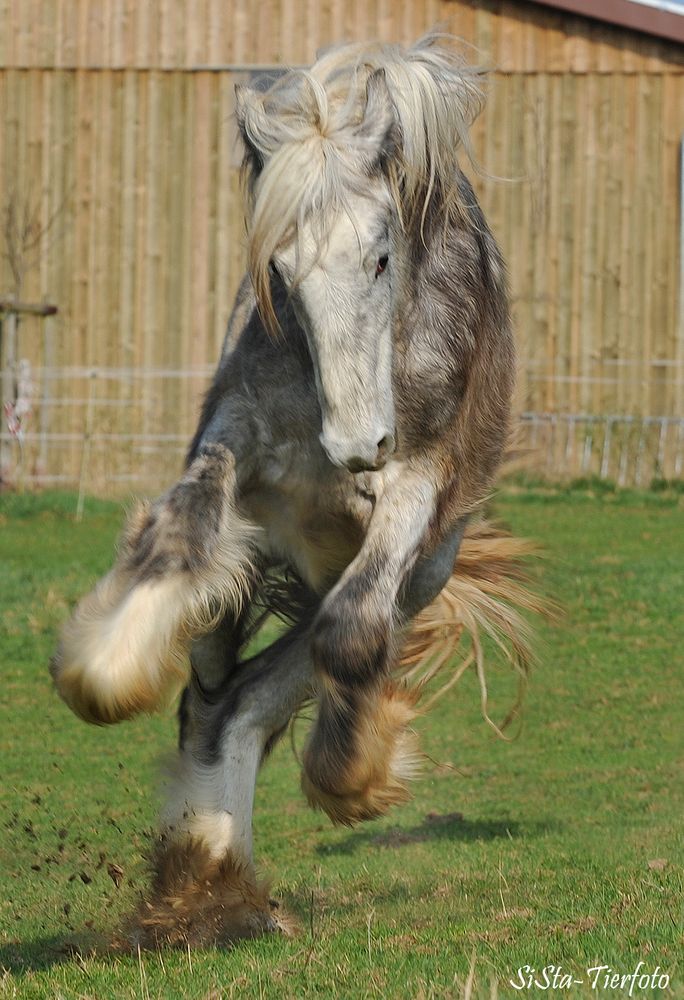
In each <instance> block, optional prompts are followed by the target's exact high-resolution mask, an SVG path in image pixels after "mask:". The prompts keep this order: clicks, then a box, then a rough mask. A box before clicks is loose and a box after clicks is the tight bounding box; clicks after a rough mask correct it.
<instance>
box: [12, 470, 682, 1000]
mask: <svg viewBox="0 0 684 1000" xmlns="http://www.w3.org/2000/svg"><path fill="white" fill-rule="evenodd" d="M74 509H75V501H74V498H73V497H64V496H59V495H43V496H41V497H17V496H6V497H2V498H0V567H1V569H0V606H1V607H2V612H3V614H2V626H1V630H0V650H1V659H2V687H1V688H0V705H1V715H0V758H1V759H2V788H1V797H2V813H1V819H0V822H1V824H2V830H1V832H2V836H0V879H1V880H2V884H1V891H0V996H5V995H6V996H8V997H14V996H18V997H34V996H35V997H46V998H47V997H50V998H52V997H89V998H90V997H92V998H106V997H141V998H146V997H148V996H149V997H164V998H175V997H179V998H180V997H191V998H195V997H196V998H209V997H212V998H218V997H232V996H236V997H237V996H240V997H242V996H245V997H274V998H275V997H278V998H280V997H297V998H300V997H343V998H347V997H350V998H356V997H375V996H378V997H398V998H401V997H424V998H427V997H448V996H456V997H460V996H463V995H464V994H467V992H468V987H467V985H466V980H467V977H468V973H469V970H470V968H471V962H472V960H473V958H474V960H475V968H474V978H475V985H474V989H473V996H480V995H482V996H496V995H498V996H499V997H509V996H528V995H540V991H537V990H535V989H531V990H529V991H520V992H518V991H516V990H514V989H512V987H511V986H510V985H508V980H509V979H511V978H515V976H516V970H517V969H518V968H519V967H522V966H525V965H529V966H533V967H536V968H537V969H539V970H541V969H542V968H543V967H544V966H549V965H556V966H558V965H562V966H563V968H564V969H565V970H566V971H568V972H571V973H573V975H574V976H576V977H577V978H584V979H585V980H586V979H587V975H586V969H587V967H589V966H594V965H598V964H601V965H609V966H611V967H612V968H614V969H615V970H617V971H618V972H622V973H627V972H630V971H631V970H632V969H633V968H634V967H635V966H636V964H637V963H638V962H639V961H643V962H644V963H645V969H646V970H647V971H653V970H654V969H655V967H656V966H660V968H661V970H663V971H665V972H666V973H668V974H669V975H670V977H671V979H672V986H671V991H670V993H668V994H666V995H668V996H672V995H675V996H682V995H684V992H683V987H684V961H683V955H684V904H683V898H684V894H683V893H682V888H683V882H684V878H683V872H684V869H683V866H682V862H683V861H684V850H683V846H684V845H683V835H682V815H683V814H684V788H683V785H682V776H683V774H684V767H683V765H684V759H683V758H684V701H683V699H682V676H681V668H682V651H681V641H682V637H683V636H684V619H683V612H682V596H683V595H682V566H684V531H683V530H682V521H683V518H682V514H683V511H684V497H683V496H682V494H681V492H679V493H678V492H676V491H673V490H670V489H667V488H664V489H662V490H661V491H659V492H657V493H650V494H637V493H624V492H617V491H614V490H605V489H603V488H600V489H597V488H596V485H595V484H592V483H585V484H582V487H581V488H576V489H562V490H554V489H548V488H537V489H529V488H526V489H522V488H520V487H519V488H518V489H517V490H515V491H510V492H508V493H507V494H506V495H504V496H502V497H500V498H499V500H498V501H497V512H498V514H499V515H500V517H501V518H502V519H503V520H504V521H505V522H507V523H508V524H509V525H510V526H511V527H512V528H513V529H514V530H515V531H516V532H517V533H519V534H524V535H527V536H530V537H533V538H535V539H538V540H539V541H540V542H541V543H542V545H543V546H544V548H545V549H546V551H547V558H546V560H545V566H544V567H543V573H542V575H541V576H540V584H541V586H542V588H543V589H544V590H548V591H549V592H551V593H553V594H554V595H555V596H556V598H557V599H558V600H559V601H560V602H561V603H562V604H563V606H564V608H565V618H564V620H563V621H562V622H561V624H560V625H554V626H545V627H543V628H542V630H541V633H542V634H541V643H540V649H541V662H540V664H539V666H538V667H537V669H536V672H535V674H534V677H533V680H532V683H531V687H530V690H529V693H528V697H527V701H526V712H525V725H524V729H523V732H522V734H521V735H520V737H519V738H518V739H517V740H516V741H515V742H513V743H503V742H502V741H500V740H497V739H496V738H494V737H493V736H492V734H491V731H490V730H489V729H488V728H487V727H486V725H485V724H484V723H483V722H482V720H481V718H480V715H479V708H478V691H477V685H476V681H475V678H474V677H471V676H469V675H468V676H466V677H465V678H464V679H463V680H462V682H461V683H460V685H459V686H458V687H457V688H456V689H455V690H454V691H452V692H451V693H450V694H449V695H448V696H447V697H446V699H445V700H443V701H442V702H441V703H439V704H438V705H437V706H436V708H435V709H434V711H433V712H432V713H431V715H430V716H429V718H428V719H426V720H423V722H422V724H421V729H422V742H423V746H424V748H425V749H426V750H427V751H428V753H429V754H430V756H431V757H432V758H433V759H434V761H435V762H436V763H435V764H434V765H431V766H430V768H429V769H428V772H427V774H426V775H425V777H424V779H423V780H422V781H420V782H419V783H417V784H416V787H415V796H414V799H413V800H412V802H411V803H409V804H408V805H406V806H405V807H403V808H401V809H398V810H396V811H395V812H394V813H393V814H392V815H391V816H389V817H387V818H386V819H384V820H382V821H380V822H376V823H373V824H369V825H367V826H364V827H361V828H358V829H356V830H353V831H350V830H346V829H333V828H331V827H330V825H329V824H328V823H327V821H326V820H325V819H324V817H322V816H321V815H320V814H314V813H312V812H310V811H309V810H308V809H307V808H306V806H305V804H304V802H303V800H302V796H301V794H300V792H299V788H298V766H297V764H296V762H295V760H294V758H293V756H292V753H291V751H290V748H289V744H288V742H287V741H285V742H284V743H283V744H282V745H281V746H280V748H279V749H278V750H277V751H276V753H275V755H274V757H273V758H272V759H271V760H270V761H269V763H268V764H267V765H266V767H265V769H264V771H263V773H262V776H261V780H260V784H259V790H258V801H257V806H256V813H255V833H256V850H257V854H258V858H259V859H260V862H261V865H262V868H263V870H264V871H265V872H266V873H267V874H268V875H270V876H271V878H272V880H273V892H274V894H276V895H277V896H278V897H279V898H281V899H282V900H283V901H284V905H285V906H287V908H288V909H289V910H290V911H291V912H293V913H294V914H295V915H296V917H297V919H298V921H299V924H300V926H301V932H300V934H299V936H297V937H296V938H293V939H288V940H286V939H273V940H272V939H269V940H259V941H253V942H248V943H245V944H242V945H240V946H239V947H236V948H235V949H233V950H232V951H219V950H208V951H205V952H195V953H193V954H192V955H188V954H185V953H182V952H181V953H173V952H164V953H163V954H160V955H157V954H147V955H143V956H142V958H141V960H140V961H139V960H138V958H137V957H133V958H127V957H107V956H106V955H103V954H102V946H103V942H106V941H107V940H109V938H110V937H111V935H112V934H113V933H114V932H115V930H116V927H117V924H118V922H119V920H120V919H121V917H122V915H124V914H125V913H126V912H127V911H129V910H130V909H131V908H132V907H133V905H134V904H135V901H136V900H137V899H138V898H139V894H140V892H141V891H142V887H143V886H144V881H145V870H144V862H143V860H142V859H143V855H144V852H145V849H146V845H147V843H148V839H149V837H150V833H151V831H152V830H153V829H154V823H155V810H156V807H157V796H156V790H155V785H156V775H157V773H158V766H159V760H160V757H161V756H163V755H164V754H165V753H167V752H168V751H169V749H170V748H172V746H173V744H174V741H175V726H174V720H173V718H172V717H171V715H170V714H169V715H168V716H166V717H155V718H145V719H140V720H138V721H136V722H134V723H128V724H124V725H122V726H120V727H115V728H112V729H97V728H92V727H88V726H86V725H85V724H83V723H80V722H79V721H78V720H76V719H75V718H74V717H73V716H71V714H70V713H69V712H68V710H67V709H66V708H65V706H64V705H63V704H62V703H61V702H60V701H59V699H58V698H57V696H56V695H55V694H54V693H53V691H52V689H51V685H50V681H49V677H48V674H47V669H46V665H47V661H48V658H49V655H50V652H51V650H52V648H53V646H54V643H55V634H56V630H57V628H58V626H59V623H60V622H61V621H62V620H63V619H64V618H65V616H66V615H67V613H68V609H69V607H70V606H71V605H72V604H73V602H74V601H75V600H76V599H77V597H78V596H79V595H80V594H81V593H82V592H84V591H85V590H86V589H87V588H88V587H89V586H90V585H91V583H92V582H93V581H94V580H95V578H96V577H97V576H98V575H99V574H101V573H102V572H104V571H105V570H106V569H107V568H108V565H109V563H110V560H111V554H112V547H113V543H114V541H115V537H116V534H117V531H118V529H119V526H120V523H121V519H122V509H121V508H120V507H119V506H117V505H115V504H109V503H105V502H101V501H89V502H88V503H87V505H86V516H85V519H84V520H83V522H82V523H81V524H76V523H75V522H74V519H73V510H74ZM491 686H492V699H493V701H494V706H495V709H496V708H498V710H499V714H501V715H502V714H504V711H505V708H506V706H507V703H508V699H509V697H510V694H511V683H510V679H509V678H508V677H507V676H506V675H505V673H504V672H503V671H501V672H499V673H497V672H496V671H494V673H493V675H492V678H491ZM300 728H301V727H300ZM297 735H298V740H300V741H301V735H302V734H301V731H299V732H298V734H297ZM656 859H660V860H659V861H658V863H657V864H656V865H653V864H650V863H652V862H653V861H654V860H656ZM111 864H116V865H118V866H120V867H121V868H122V869H123V872H124V877H123V881H122V882H121V884H120V886H119V887H118V888H117V886H116V885H115V884H114V881H113V880H112V878H111V877H110V874H109V872H108V866H109V865H111ZM92 949H95V953H93V952H92ZM98 949H99V950H100V954H99V955H98V954H97V950H98ZM3 969H4V973H3V972H2V970H3ZM571 992H572V993H574V994H582V995H585V994H586V995H599V996H604V995H605V996H626V995H627V992H626V991H623V992H621V991H619V990H617V991H615V990H613V991H610V990H608V991H605V992H602V991H600V990H599V991H598V992H597V993H596V994H590V992H589V991H588V990H587V987H586V986H585V987H576V988H575V989H574V990H573V991H571ZM549 995H558V994H557V993H556V994H553V993H552V991H549ZM561 995H568V991H567V990H563V991H561ZM633 995H635V996H643V995H645V994H644V992H643V991H639V990H636V991H635V992H634V993H633ZM659 995H663V994H662V993H661V994H659Z"/></svg>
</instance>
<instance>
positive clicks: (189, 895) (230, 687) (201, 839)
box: [138, 624, 312, 946]
mask: <svg viewBox="0 0 684 1000" xmlns="http://www.w3.org/2000/svg"><path fill="white" fill-rule="evenodd" d="M207 642H208V637H207V639H206V640H202V643H201V645H202V647H203V648H201V649H199V648H198V647H195V648H194V649H193V661H195V659H197V658H198V654H200V656H201V658H202V660H203V665H204V667H205V670H206V667H207V666H208V665H209V666H210V663H211V657H212V651H211V649H208V646H207ZM308 646H309V635H308V627H307V625H305V624H302V625H300V626H295V628H294V629H292V630H291V631H290V632H289V633H288V634H287V635H285V636H284V637H283V638H281V639H280V640H278V641H277V642H276V643H274V644H273V645H272V646H270V647H269V648H268V649H267V650H265V651H264V652H263V653H261V654H260V655H259V656H257V657H254V658H253V659H252V660H250V661H247V662H245V663H242V664H240V665H239V666H238V667H237V669H236V671H235V673H234V674H233V675H232V676H230V677H229V678H228V680H227V681H226V682H225V683H224V684H223V685H222V686H221V688H220V689H218V690H213V691H212V690H211V689H210V687H209V686H208V685H207V674H206V672H205V673H204V680H205V683H204V685H203V683H202V677H201V676H200V675H199V673H198V672H193V679H192V681H191V684H190V686H189V688H188V692H187V694H186V697H185V706H184V715H185V720H184V727H183V728H184V734H183V741H182V748H181V751H180V754H179V759H178V761H177V765H176V767H175V769H174V771H173V773H172V775H171V777H170V781H169V788H168V799H167V804H166V808H165V810H164V812H163V814H162V837H161V839H160V842H159V845H158V849H157V853H156V857H155V875H154V882H153V887H152V894H151V898H150V899H149V901H148V902H147V903H145V904H144V905H143V907H142V908H141V910H140V913H139V918H138V941H139V943H141V944H142V945H148V946H149V945H152V946H154V945H157V944H178V943H179V944H183V945H184V944H186V943H190V944H200V943H226V942H228V941H233V940H236V939H239V938H242V937H252V936H254V935H257V934H261V933H264V932H268V931H278V930H280V931H285V932H287V930H288V926H287V922H286V919H285V918H284V916H283V915H282V912H281V911H280V910H279V909H277V908H275V906H274V904H273V903H272V902H271V900H270V898H269V893H268V887H267V885H265V884H264V883H261V882H260V881H259V880H258V879H257V877H256V873H255V868H254V862H253V856H252V808H253V801H254V788H255V784H256V779H257V774H258V771H259V767H260V765H261V763H262V760H263V758H264V756H265V755H266V754H267V753H268V751H269V750H270V749H271V747H272V746H273V745H274V743H275V742H276V740H277V738H278V737H279V735H280V734H281V733H282V732H283V731H284V730H285V728H286V726H287V724H288V722H289V720H290V718H291V716H292V714H293V713H294V712H295V711H296V710H297V708H298V707H299V706H300V704H301V703H302V701H303V700H304V699H305V698H306V697H307V696H308V695H309V694H310V692H311V688H310V685H311V678H312V666H311V660H310V657H309V655H308ZM214 652H215V655H217V656H218V655H219V654H220V655H223V653H221V652H220V644H216V645H215V646H214ZM211 672H212V671H211V668H210V673H211Z"/></svg>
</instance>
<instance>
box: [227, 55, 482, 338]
mask: <svg viewBox="0 0 684 1000" xmlns="http://www.w3.org/2000/svg"><path fill="white" fill-rule="evenodd" d="M482 77H483V72H482V71H481V70H479V69H477V68H469V67H467V66H466V65H465V63H464V61H463V60H462V58H461V57H460V55H459V54H458V53H457V52H456V51H455V50H454V48H453V45H452V44H451V43H450V44H448V45H447V44H445V43H444V39H443V38H442V37H440V36H427V37H426V38H425V39H422V40H421V41H420V42H418V43H417V44H416V45H415V46H413V47H412V48H410V49H405V48H403V47H401V46H397V45H372V46H364V45H349V46H341V47H339V48H335V49H332V50H330V51H328V52H327V53H326V54H325V55H323V56H322V57H321V58H320V59H319V60H318V61H317V62H316V63H315V64H314V65H313V66H312V68H311V70H308V71H306V70H296V71H292V72H290V73H288V74H286V75H285V76H284V77H283V78H281V79H280V80H278V81H277V82H276V83H275V84H274V85H273V86H272V87H271V88H270V89H269V90H268V91H266V92H265V93H263V94H260V93H257V92H255V91H244V90H242V91H241V92H240V93H239V94H238V108H237V114H238V122H239V124H240V128H241V131H242V134H243V138H244V139H245V144H246V147H247V157H246V160H245V173H246V176H247V185H248V188H249V190H250V192H251V199H250V207H249V209H248V220H247V221H248V230H249V262H250V272H251V275H252V281H253V284H254V290H255V293H256V297H257V302H258V303H259V308H260V312H261V315H262V318H263V319H264V321H265V323H266V326H267V327H268V328H269V329H270V330H271V331H273V332H275V331H276V330H277V329H278V323H277V320H276V317H275V313H274V310H273V304H272V301H271V294H270V277H269V263H270V261H271V258H272V256H273V254H274V253H276V252H277V250H278V249H279V247H282V246H284V245H285V244H286V243H288V242H290V241H291V240H293V239H297V237H298V236H301V229H302V226H303V224H304V223H305V222H310V223H311V222H312V223H314V225H315V227H316V233H317V234H318V235H320V238H321V240H324V238H325V233H326V231H327V229H328V227H329V226H330V224H331V223H332V221H333V219H334V218H335V217H336V215H337V213H338V212H339V211H340V210H341V209H344V207H345V202H346V198H347V196H348V194H349V193H351V192H352V191H355V192H359V191H360V192H363V190H364V184H366V185H367V181H368V177H369V175H373V174H374V173H377V172H379V171H383V172H384V173H386V174H387V175H388V177H389V181H390V191H391V192H392V194H393V196H394V198H395V201H396V202H397V209H398V211H399V213H400V216H401V218H402V220H411V219H415V218H419V219H422V218H424V217H425V213H426V212H427V208H428V205H429V203H430V201H431V199H433V198H434V197H439V198H441V199H442V200H443V201H445V202H446V203H450V200H453V199H455V198H456V191H457V189H456V184H455V177H456V166H457V165H456V159H455V157H456V151H457V149H458V147H459V146H460V147H463V148H464V149H465V151H466V153H467V154H468V155H470V156H471V157H472V152H471V147H470V142H469V127H470V125H471V123H472V122H473V120H474V119H475V118H476V116H477V114H478V113H479V112H480V110H481V109H482V106H483V103H484V93H483V89H482Z"/></svg>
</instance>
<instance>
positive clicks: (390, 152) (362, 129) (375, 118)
mask: <svg viewBox="0 0 684 1000" xmlns="http://www.w3.org/2000/svg"><path fill="white" fill-rule="evenodd" d="M356 134H357V136H359V137H360V138H363V139H366V140H367V141H368V142H369V143H372V145H373V146H374V147H375V148H376V149H377V158H376V163H377V164H378V165H379V166H381V167H384V165H385V163H387V161H388V160H390V159H392V157H393V156H395V155H396V153H397V151H398V149H399V147H400V145H401V130H400V128H399V122H398V120H397V114H396V111H395V108H394V102H393V101H392V97H391V94H390V92H389V87H388V86H387V78H386V76H385V71H384V69H376V70H374V71H373V72H372V73H371V75H370V76H369V77H368V82H367V84H366V109H365V111H364V114H363V119H362V121H361V124H360V125H359V126H358V128H357V130H356Z"/></svg>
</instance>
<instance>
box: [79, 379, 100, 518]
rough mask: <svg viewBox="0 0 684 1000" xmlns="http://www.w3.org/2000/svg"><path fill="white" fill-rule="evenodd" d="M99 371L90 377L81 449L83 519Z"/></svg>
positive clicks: (80, 510) (81, 511)
mask: <svg viewBox="0 0 684 1000" xmlns="http://www.w3.org/2000/svg"><path fill="white" fill-rule="evenodd" d="M96 378H97V372H95V371H91V373H90V378H89V379H88V404H87V408H86V419H85V428H84V431H83V449H82V451H81V469H80V472H79V476H78V502H77V504H76V520H77V521H81V520H83V505H84V503H85V487H86V479H87V475H88V467H89V465H90V450H91V443H92V437H93V384H94V382H95V379H96Z"/></svg>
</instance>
